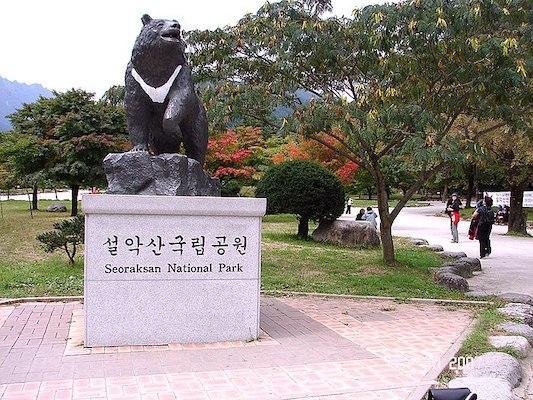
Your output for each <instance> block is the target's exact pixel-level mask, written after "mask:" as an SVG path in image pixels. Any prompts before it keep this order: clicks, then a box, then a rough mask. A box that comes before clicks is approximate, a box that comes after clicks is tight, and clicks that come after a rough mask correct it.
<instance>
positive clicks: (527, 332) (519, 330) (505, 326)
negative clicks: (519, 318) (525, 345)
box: [498, 321, 533, 346]
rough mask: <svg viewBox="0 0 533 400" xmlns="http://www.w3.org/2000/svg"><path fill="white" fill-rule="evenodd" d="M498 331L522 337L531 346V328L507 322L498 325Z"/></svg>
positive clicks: (532, 344)
mask: <svg viewBox="0 0 533 400" xmlns="http://www.w3.org/2000/svg"><path fill="white" fill-rule="evenodd" d="M498 329H499V330H502V331H504V332H506V333H510V334H513V335H518V336H523V337H525V338H526V339H527V341H528V342H529V344H530V345H531V346H533V328H532V327H530V326H529V325H527V324H520V323H517V322H511V321H509V322H504V323H502V324H500V325H498Z"/></svg>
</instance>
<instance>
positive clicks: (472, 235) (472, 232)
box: [468, 200, 483, 240]
mask: <svg viewBox="0 0 533 400" xmlns="http://www.w3.org/2000/svg"><path fill="white" fill-rule="evenodd" d="M481 207H483V200H479V201H478V202H477V203H476V210H475V211H474V214H475V212H476V211H477V210H479V209H480V208H481ZM474 214H472V220H471V221H470V227H469V228H468V239H470V240H474V239H477V224H478V222H479V216H477V215H476V216H474Z"/></svg>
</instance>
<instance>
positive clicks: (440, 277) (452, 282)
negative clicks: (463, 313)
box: [435, 272, 468, 292]
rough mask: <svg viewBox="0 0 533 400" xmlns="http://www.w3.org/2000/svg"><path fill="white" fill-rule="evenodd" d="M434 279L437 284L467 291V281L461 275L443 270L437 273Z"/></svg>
mask: <svg viewBox="0 0 533 400" xmlns="http://www.w3.org/2000/svg"><path fill="white" fill-rule="evenodd" d="M435 279H436V281H437V283H438V284H439V285H442V286H445V287H447V288H448V289H452V290H458V291H460V292H468V282H467V280H466V279H465V278H463V277H462V276H459V275H456V274H452V273H450V272H443V273H437V274H436V276H435Z"/></svg>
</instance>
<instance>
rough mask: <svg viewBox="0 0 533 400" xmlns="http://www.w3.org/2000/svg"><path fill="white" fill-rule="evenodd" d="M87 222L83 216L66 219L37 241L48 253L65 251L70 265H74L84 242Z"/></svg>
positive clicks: (39, 236)
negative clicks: (77, 253)
mask: <svg viewBox="0 0 533 400" xmlns="http://www.w3.org/2000/svg"><path fill="white" fill-rule="evenodd" d="M84 226H85V220H84V217H83V215H77V216H76V217H74V218H69V219H65V220H63V221H60V222H56V223H55V224H54V230H53V231H49V232H46V233H42V234H40V235H38V236H37V240H38V241H40V242H41V243H42V245H43V248H44V250H45V251H46V252H47V253H53V252H54V251H56V250H63V251H64V252H65V253H66V254H67V257H68V259H69V264H70V265H73V264H74V257H76V251H77V249H78V246H79V245H80V244H83V241H84Z"/></svg>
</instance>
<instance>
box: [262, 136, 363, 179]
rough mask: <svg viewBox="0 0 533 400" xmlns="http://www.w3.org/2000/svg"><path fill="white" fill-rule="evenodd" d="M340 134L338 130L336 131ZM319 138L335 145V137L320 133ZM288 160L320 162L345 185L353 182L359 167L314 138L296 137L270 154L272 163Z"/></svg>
mask: <svg viewBox="0 0 533 400" xmlns="http://www.w3.org/2000/svg"><path fill="white" fill-rule="evenodd" d="M336 135H337V136H340V135H341V133H340V132H336ZM320 139H321V140H323V141H325V142H326V143H328V144H329V145H331V146H336V145H337V142H336V140H335V139H333V138H332V137H330V136H328V135H322V136H321V137H320ZM288 160H314V161H317V162H319V163H320V164H322V165H323V166H324V167H326V168H328V169H329V170H331V171H333V172H334V173H335V174H336V175H337V176H338V177H339V179H340V180H341V182H342V183H343V184H345V185H349V184H351V183H353V181H354V179H355V172H356V171H357V168H358V167H359V166H358V165H357V164H356V163H354V162H353V161H350V160H348V159H345V158H342V157H339V155H338V154H337V153H336V152H334V151H333V150H331V149H330V148H328V147H326V146H324V145H323V144H321V143H319V142H317V141H316V140H312V139H306V138H304V137H298V139H296V140H292V141H290V142H289V143H287V144H286V145H284V146H283V147H282V148H281V151H280V152H278V153H276V154H274V155H273V156H272V163H273V164H280V163H282V162H284V161H288Z"/></svg>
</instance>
